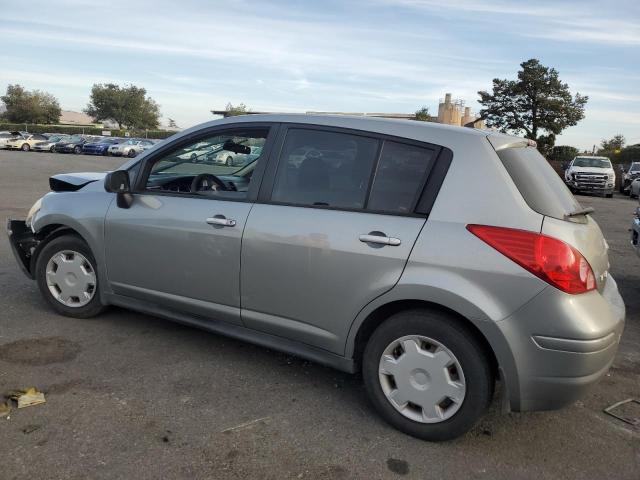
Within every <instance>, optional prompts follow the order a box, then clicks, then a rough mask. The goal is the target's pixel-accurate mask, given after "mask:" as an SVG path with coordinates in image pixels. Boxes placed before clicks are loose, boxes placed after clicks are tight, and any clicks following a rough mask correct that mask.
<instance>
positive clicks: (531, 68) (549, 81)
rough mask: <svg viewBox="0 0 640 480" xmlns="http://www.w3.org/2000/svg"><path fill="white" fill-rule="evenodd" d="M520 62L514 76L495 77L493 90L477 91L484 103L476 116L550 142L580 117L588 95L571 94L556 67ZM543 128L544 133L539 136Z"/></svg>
mask: <svg viewBox="0 0 640 480" xmlns="http://www.w3.org/2000/svg"><path fill="white" fill-rule="evenodd" d="M520 66H521V67H522V70H520V71H519V72H518V78H517V80H508V79H502V80H501V79H499V78H495V79H494V80H493V92H491V93H488V92H486V91H480V92H478V95H480V100H478V101H479V103H480V104H481V105H483V107H484V108H483V109H482V110H481V111H480V117H481V118H482V119H484V120H486V122H487V125H488V126H490V127H497V128H499V129H500V130H502V131H503V132H511V133H515V134H519V133H521V132H523V131H524V133H525V136H526V137H527V138H530V139H532V140H536V141H541V142H540V143H541V144H542V145H543V146H548V145H551V146H553V140H555V136H556V135H558V134H559V133H560V132H562V131H563V130H564V129H565V128H567V127H570V126H573V125H576V124H577V123H578V122H579V121H580V120H582V119H583V118H584V107H585V105H586V103H587V100H588V97H587V96H585V95H580V94H579V93H576V94H575V96H572V95H571V92H570V91H569V86H568V85H567V84H566V83H563V82H562V81H561V80H560V78H559V77H558V72H557V71H556V69H555V68H549V67H545V66H544V65H542V64H541V63H540V61H538V60H536V59H531V60H527V61H526V62H523V63H521V64H520ZM543 132H544V133H546V135H545V136H544V138H540V136H542V134H543ZM550 135H553V137H550Z"/></svg>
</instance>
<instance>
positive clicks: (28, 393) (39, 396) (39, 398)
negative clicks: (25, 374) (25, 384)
mask: <svg viewBox="0 0 640 480" xmlns="http://www.w3.org/2000/svg"><path fill="white" fill-rule="evenodd" d="M9 397H10V398H12V399H13V400H15V401H16V402H18V408H25V407H32V406H33V405H40V404H41V403H45V402H46V400H45V399H44V393H42V392H40V391H38V389H37V388H35V387H29V388H25V389H24V390H18V391H15V392H12V393H11V395H10V396H9Z"/></svg>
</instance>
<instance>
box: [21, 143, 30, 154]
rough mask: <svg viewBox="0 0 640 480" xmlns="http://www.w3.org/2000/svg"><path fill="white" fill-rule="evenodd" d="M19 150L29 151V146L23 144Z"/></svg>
mask: <svg viewBox="0 0 640 480" xmlns="http://www.w3.org/2000/svg"><path fill="white" fill-rule="evenodd" d="M21 148H22V151H23V152H28V151H29V150H31V145H29V144H28V143H23V144H22V147H21Z"/></svg>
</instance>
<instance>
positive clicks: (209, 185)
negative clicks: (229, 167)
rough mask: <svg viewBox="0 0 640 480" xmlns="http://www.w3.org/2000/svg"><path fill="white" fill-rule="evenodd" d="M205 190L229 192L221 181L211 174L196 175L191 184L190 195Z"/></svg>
mask: <svg viewBox="0 0 640 480" xmlns="http://www.w3.org/2000/svg"><path fill="white" fill-rule="evenodd" d="M205 190H213V191H214V192H217V191H226V190H229V189H228V188H227V186H226V185H225V184H224V182H223V181H222V180H220V179H219V178H218V177H216V176H215V175H213V174H212V173H201V174H199V175H196V176H195V178H194V179H193V181H192V182H191V193H195V192H202V191H205Z"/></svg>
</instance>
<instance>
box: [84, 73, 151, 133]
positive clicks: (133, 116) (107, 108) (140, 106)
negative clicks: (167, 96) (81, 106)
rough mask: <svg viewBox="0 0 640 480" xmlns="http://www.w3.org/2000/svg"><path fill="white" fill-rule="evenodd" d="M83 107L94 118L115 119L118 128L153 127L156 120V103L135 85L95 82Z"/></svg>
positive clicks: (144, 90)
mask: <svg viewBox="0 0 640 480" xmlns="http://www.w3.org/2000/svg"><path fill="white" fill-rule="evenodd" d="M84 111H85V113H86V114H87V115H90V116H91V117H93V118H94V119H96V120H97V121H102V120H111V121H113V122H115V123H116V124H117V125H118V128H119V129H122V128H123V127H124V128H129V129H132V128H133V129H142V128H157V127H158V124H159V123H160V107H159V106H158V104H157V103H156V102H155V101H154V100H153V99H152V98H150V97H148V96H147V90H146V89H144V88H141V87H136V86H135V85H125V86H124V87H120V86H119V85H115V84H113V83H107V84H104V85H103V84H95V85H94V86H93V88H92V89H91V96H90V98H89V103H88V104H87V108H85V110H84Z"/></svg>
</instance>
